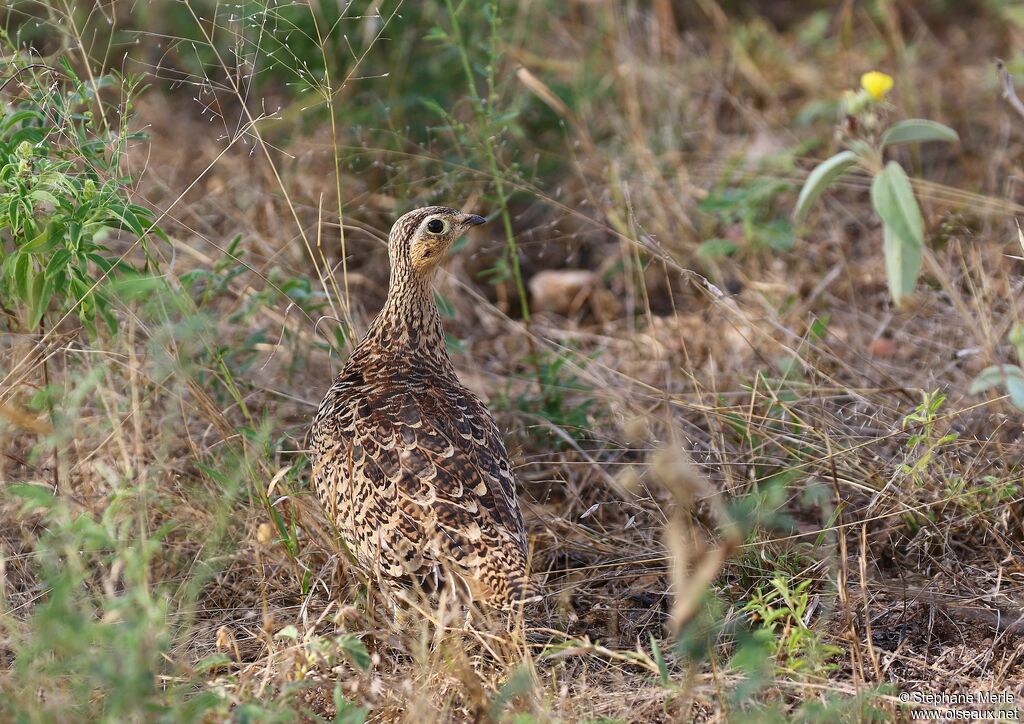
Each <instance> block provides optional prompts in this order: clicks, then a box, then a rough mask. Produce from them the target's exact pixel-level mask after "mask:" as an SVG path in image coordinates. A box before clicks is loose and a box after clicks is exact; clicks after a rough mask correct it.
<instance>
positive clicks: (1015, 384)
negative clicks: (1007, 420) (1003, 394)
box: [1006, 374, 1024, 410]
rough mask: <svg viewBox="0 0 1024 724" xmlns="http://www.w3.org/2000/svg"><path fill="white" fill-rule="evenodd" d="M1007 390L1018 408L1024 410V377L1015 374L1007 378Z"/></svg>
mask: <svg viewBox="0 0 1024 724" xmlns="http://www.w3.org/2000/svg"><path fill="white" fill-rule="evenodd" d="M1006 391H1007V392H1009V393H1010V399H1011V400H1013V404H1014V405H1016V406H1017V408H1018V409H1021V410H1024V377H1022V376H1021V375H1019V374H1013V375H1010V376H1009V377H1007V378H1006Z"/></svg>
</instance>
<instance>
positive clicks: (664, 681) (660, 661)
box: [651, 634, 669, 686]
mask: <svg viewBox="0 0 1024 724" xmlns="http://www.w3.org/2000/svg"><path fill="white" fill-rule="evenodd" d="M651 652H652V653H653V654H654V663H655V664H657V665H658V676H659V677H660V678H661V685H662V686H668V681H669V679H668V666H667V665H666V664H665V654H663V653H661V647H660V646H658V640H657V639H656V638H654V634H651Z"/></svg>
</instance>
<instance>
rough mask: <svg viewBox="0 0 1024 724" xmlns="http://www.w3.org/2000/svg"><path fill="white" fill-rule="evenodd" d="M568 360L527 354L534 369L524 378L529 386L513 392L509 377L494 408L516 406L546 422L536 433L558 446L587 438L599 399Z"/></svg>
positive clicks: (541, 354)
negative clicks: (571, 367) (515, 392)
mask: <svg viewBox="0 0 1024 724" xmlns="http://www.w3.org/2000/svg"><path fill="white" fill-rule="evenodd" d="M568 362H569V358H568V357H567V356H565V355H560V354H547V353H540V352H538V353H535V354H533V355H530V356H528V357H527V358H525V360H524V363H525V364H526V365H527V366H529V367H530V368H531V369H532V370H533V371H534V374H533V375H532V376H529V377H526V378H524V381H525V382H527V384H528V385H529V387H528V388H527V389H526V390H524V391H523V392H521V393H519V394H517V395H514V394H513V393H512V390H511V387H512V381H511V380H510V381H509V386H508V387H507V388H506V390H505V395H504V396H503V397H502V398H499V399H498V400H495V408H496V409H515V410H519V411H520V412H523V413H526V414H528V415H532V416H536V417H539V418H541V419H543V420H545V421H547V422H548V423H550V426H549V427H548V428H547V429H539V428H537V429H535V432H534V434H536V435H537V436H538V437H539V438H540V439H542V440H544V441H545V442H548V443H553V444H555V445H558V446H559V447H565V446H568V447H572V444H573V443H572V441H573V440H579V439H583V438H586V437H587V435H588V431H589V430H590V429H591V428H592V427H593V424H592V416H593V410H592V408H593V406H594V405H595V403H596V400H594V399H593V398H592V397H589V396H587V395H586V393H589V392H592V390H591V388H590V387H588V386H587V385H586V384H585V383H583V382H582V381H581V380H580V378H579V376H578V375H576V374H573V373H572V372H571V371H569V370H568V369H567V368H566V365H567V364H568ZM563 435H568V438H566V437H563Z"/></svg>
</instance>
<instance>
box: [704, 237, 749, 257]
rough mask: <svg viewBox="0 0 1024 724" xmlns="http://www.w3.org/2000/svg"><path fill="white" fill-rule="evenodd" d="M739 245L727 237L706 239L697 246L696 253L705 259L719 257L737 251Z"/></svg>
mask: <svg viewBox="0 0 1024 724" xmlns="http://www.w3.org/2000/svg"><path fill="white" fill-rule="evenodd" d="M739 248H740V247H739V245H737V244H735V243H734V242H731V241H729V240H728V239H718V238H715V239H708V240H707V241H705V242H703V243H702V244H700V246H698V247H697V255H698V256H703V257H705V258H707V259H721V258H723V257H727V256H731V255H733V254H735V253H736V252H737V251H739Z"/></svg>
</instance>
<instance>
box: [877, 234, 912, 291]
mask: <svg viewBox="0 0 1024 724" xmlns="http://www.w3.org/2000/svg"><path fill="white" fill-rule="evenodd" d="M882 253H883V254H884V256H885V276H886V278H887V279H888V281H889V293H890V294H891V295H892V300H893V301H894V302H896V304H897V305H898V304H900V302H902V301H903V297H905V296H907V295H908V294H910V293H911V292H912V291H914V284H915V283H916V282H917V275H918V273H919V272H920V271H921V247H920V246H914V245H913V244H904V243H903V242H902V241H900V240H899V239H898V238H897V237H896V235H895V234H894V233H893V231H892V229H891V228H890V227H889V226H888V225H886V226H884V227H883V228H882Z"/></svg>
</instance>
